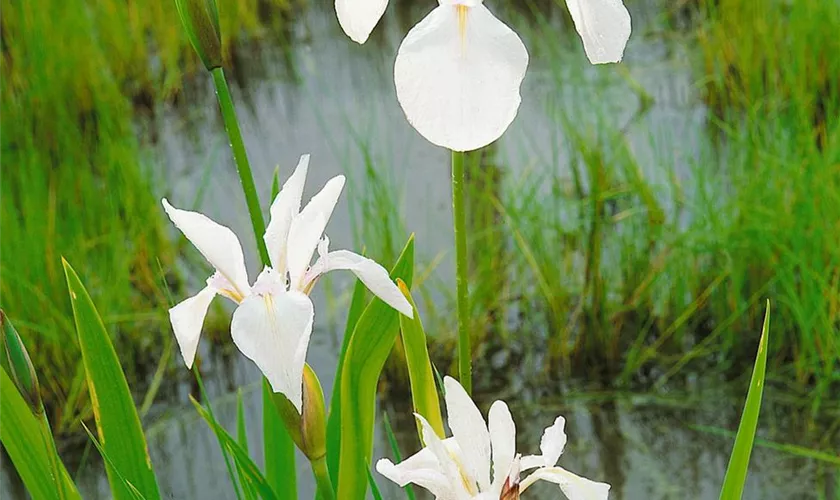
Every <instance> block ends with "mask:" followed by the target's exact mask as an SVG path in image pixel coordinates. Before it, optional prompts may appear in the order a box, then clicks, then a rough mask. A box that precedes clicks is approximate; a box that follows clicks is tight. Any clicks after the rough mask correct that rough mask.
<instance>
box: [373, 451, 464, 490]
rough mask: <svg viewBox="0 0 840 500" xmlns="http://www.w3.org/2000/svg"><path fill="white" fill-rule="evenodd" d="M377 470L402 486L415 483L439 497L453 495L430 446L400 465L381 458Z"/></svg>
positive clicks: (377, 463)
mask: <svg viewBox="0 0 840 500" xmlns="http://www.w3.org/2000/svg"><path fill="white" fill-rule="evenodd" d="M376 470H377V471H378V472H379V473H380V474H382V475H383V476H385V477H387V478H388V479H390V480H391V481H393V482H395V483H397V484H398V485H400V486H405V485H407V484H408V483H413V484H416V485H417V486H420V487H421V488H425V489H427V490H429V492H431V493H432V494H433V495H434V496H435V497H437V498H439V497H443V496H445V495H447V494H449V495H450V496H451V495H452V493H451V490H452V487H451V486H450V484H449V480H448V479H447V477H446V474H444V473H443V470H442V469H441V467H440V465H439V464H438V461H437V458H435V455H434V453H432V451H431V450H430V449H429V448H423V449H422V450H420V451H419V452H417V453H415V454H414V455H412V456H410V457H408V458H407V459H405V460H403V461H402V462H400V463H399V464H398V465H394V464H393V463H392V462H391V461H390V460H387V459H382V460H379V461H378V462H376Z"/></svg>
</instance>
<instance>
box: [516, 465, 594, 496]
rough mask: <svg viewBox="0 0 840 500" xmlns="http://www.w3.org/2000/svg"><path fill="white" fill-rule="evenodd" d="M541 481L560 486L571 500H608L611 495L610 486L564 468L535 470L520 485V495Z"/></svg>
mask: <svg viewBox="0 0 840 500" xmlns="http://www.w3.org/2000/svg"><path fill="white" fill-rule="evenodd" d="M539 480H542V481H549V482H552V483H556V484H558V485H560V489H561V490H563V494H564V495H566V497H567V498H568V499H569V500H607V498H608V497H609V494H610V485H609V484H607V483H598V482H596V481H592V480H589V479H586V478H585V477H580V476H578V475H576V474H572V473H571V472H569V471H567V470H566V469H563V468H562V467H546V468H542V469H537V470H535V471H534V472H533V473H532V474H531V475H530V476H528V477H526V478H525V479H524V480H523V481H522V482H521V483H520V484H519V491H520V493H522V492H524V491H525V490H526V489H527V488H528V487H529V486H531V485H532V484H534V483H535V482H537V481H539Z"/></svg>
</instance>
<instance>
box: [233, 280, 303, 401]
mask: <svg viewBox="0 0 840 500" xmlns="http://www.w3.org/2000/svg"><path fill="white" fill-rule="evenodd" d="M313 316H314V311H313V308H312V301H310V300H309V297H307V296H306V295H304V294H302V293H298V292H287V293H281V294H277V295H272V294H267V295H257V294H253V295H251V296H249V297H248V298H246V299H245V300H244V301H242V304H240V306H239V307H238V308H237V309H236V311H235V312H234V313H233V322H232V324H231V328H230V333H231V336H232V337H233V342H234V343H235V344H236V346H237V347H238V348H239V350H240V351H242V354H244V355H245V356H247V357H248V358H250V359H251V360H252V361H254V363H256V364H257V367H259V369H260V371H262V372H263V374H264V375H265V377H266V378H267V379H268V381H269V383H270V384H271V388H272V389H273V390H274V392H281V393H283V394H284V395H285V396H286V397H287V398H289V401H291V402H292V404H293V405H294V406H295V408H296V409H297V410H298V412H300V411H301V404H302V395H301V391H302V389H301V387H302V383H303V365H304V362H305V361H306V350H307V348H308V347H309V336H310V335H311V334H312V321H313Z"/></svg>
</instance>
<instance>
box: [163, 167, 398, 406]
mask: <svg viewBox="0 0 840 500" xmlns="http://www.w3.org/2000/svg"><path fill="white" fill-rule="evenodd" d="M308 167H309V155H304V156H302V157H301V158H300V162H299V163H298V166H297V168H296V169H295V172H294V173H293V174H292V176H291V177H289V179H288V180H287V181H286V183H285V184H284V185H283V188H282V189H281V191H280V193H279V194H278V195H277V198H276V199H275V200H274V203H272V205H271V221H270V222H269V224H268V227H267V228H266V232H265V243H266V247H267V248H268V251H269V254H270V257H271V266H270V267H265V269H263V271H262V272H261V273H260V275H259V277H257V280H256V282H255V283H254V285H253V286H251V285H250V283H249V281H248V273H247V271H246V269H245V258H244V256H243V253H242V246H241V245H240V243H239V239H238V238H237V237H236V235H235V234H234V233H233V231H231V230H230V229H229V228H227V227H225V226H222V225H220V224H217V223H216V222H213V221H212V220H210V219H209V218H208V217H206V216H205V215H203V214H200V213H198V212H190V211H187V210H179V209H177V208H175V207H173V206H172V205H170V204H169V202H168V201H167V200H166V199H165V198H164V199H163V201H162V203H163V207H164V209H166V213H167V214H168V215H169V218H170V219H171V220H172V222H173V223H174V224H175V226H177V227H178V229H180V230H181V232H182V233H184V236H186V237H187V239H188V240H190V242H191V243H192V244H193V245H194V246H195V247H196V248H197V249H198V251H199V252H201V254H202V255H203V256H204V258H205V259H207V261H208V262H209V263H210V264H211V265H212V266H213V267H214V268H215V269H216V272H215V273H214V274H213V275H212V276H211V277H210V278H208V279H207V286H206V287H205V288H204V289H203V290H201V291H200V292H198V294H196V295H194V296H192V297H190V298H188V299H186V300H184V301H183V302H181V303H179V304H178V305H176V306H175V307H173V308H172V309H170V310H169V318H170V321H171V322H172V328H173V330H174V331H175V338H176V339H177V340H178V345H179V347H180V349H181V354H182V356H183V357H184V362H185V363H186V365H187V367H191V366H192V364H193V361H194V359H195V352H196V349H197V348H198V339H199V336H200V334H201V328H202V325H203V324H204V318H205V316H206V315H207V309H208V308H209V306H210V302H211V301H212V300H213V298H214V297H215V296H216V295H223V296H225V297H227V298H229V299H230V300H232V301H234V302H235V303H236V304H237V308H236V311H235V312H234V313H233V321H232V323H231V337H232V338H233V342H234V343H235V344H236V346H237V347H238V348H239V350H240V351H242V353H243V354H244V355H245V356H247V357H248V358H250V359H251V360H252V361H254V363H256V365H257V367H259V369H260V371H262V372H263V374H264V375H265V377H266V378H267V379H268V381H269V382H270V384H271V387H272V389H273V390H274V392H280V393H283V394H284V395H285V396H286V397H287V398H288V399H289V400H290V401H291V402H292V404H294V406H295V408H297V410H298V411H300V410H301V399H302V396H301V385H302V377H303V365H304V363H305V362H306V351H307V348H308V347H309V336H310V335H311V333H312V322H313V319H314V307H313V305H312V301H311V300H310V299H309V292H310V291H311V290H312V286H313V285H314V284H315V282H316V281H317V280H318V278H319V277H320V276H321V275H322V274H324V273H326V272H328V271H332V270H335V269H346V270H349V271H352V272H353V273H355V274H356V276H358V278H359V279H360V280H361V281H362V282H363V283H364V284H365V285H366V286H367V287H368V288H369V289H370V291H371V292H373V293H374V294H375V295H376V296H377V297H379V298H380V299H382V300H383V301H384V302H386V303H387V304H389V305H390V306H391V307H393V308H394V309H397V310H398V311H400V312H401V313H403V314H405V315H406V316H409V317H411V316H412V314H413V313H412V308H411V305H410V304H409V303H408V301H407V300H406V299H405V297H404V296H403V294H402V293H401V292H400V291H399V289H398V288H397V286H396V285H395V284H394V282H393V281H391V278H390V277H389V276H388V272H387V271H386V270H385V269H384V268H383V267H382V266H380V265H379V264H377V263H376V262H374V261H372V260H370V259H368V258H366V257H363V256H361V255H358V254H355V253H353V252H350V251H347V250H337V251H333V252H330V251H329V249H328V245H329V239H328V238H327V237H326V236H325V235H324V229H325V228H326V225H327V222H328V221H329V219H330V216H331V215H332V212H333V209H334V208H335V205H336V203H337V201H338V196H339V195H340V194H341V190H342V188H343V187H344V176H342V175H339V176H336V177H333V178H332V179H330V180H329V181H328V182H327V184H326V185H325V186H324V188H323V189H322V190H321V192H319V193H318V194H316V195H315V196H313V197H312V199H311V200H310V201H309V203H308V204H307V205H306V207H304V208H303V210H301V208H300V207H301V197H302V195H303V185H304V182H305V180H306V172H307V169H308ZM322 236H323V239H322ZM316 247H317V250H318V254H319V258H318V260H317V261H316V262H315V263H314V264H313V265H312V266H310V265H309V264H310V261H311V260H312V256H313V254H314V253H315V250H316Z"/></svg>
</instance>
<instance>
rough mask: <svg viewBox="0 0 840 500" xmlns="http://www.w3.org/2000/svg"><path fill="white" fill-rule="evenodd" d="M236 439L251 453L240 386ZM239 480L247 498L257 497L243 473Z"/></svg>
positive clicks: (249, 499) (246, 451) (237, 398)
mask: <svg viewBox="0 0 840 500" xmlns="http://www.w3.org/2000/svg"><path fill="white" fill-rule="evenodd" d="M236 441H237V442H238V443H239V446H241V447H242V449H243V450H244V451H245V453H246V454H249V452H248V429H247V427H246V425H245V406H244V404H243V403H242V388H239V389H237V391H236ZM239 480H240V481H241V483H242V490H243V491H242V493H243V494H244V495H245V498H246V499H248V500H252V499H254V498H256V492H254V489H253V488H251V487H250V486H251V485H250V484H248V482H247V481H245V478H243V477H242V476H241V474H240V476H239Z"/></svg>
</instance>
